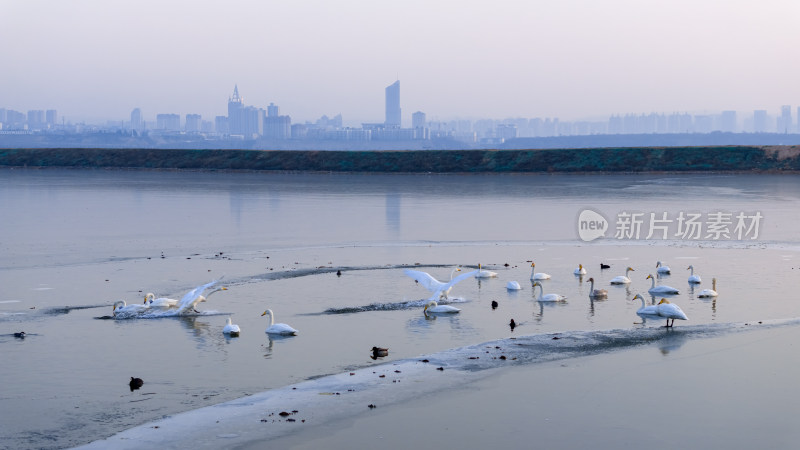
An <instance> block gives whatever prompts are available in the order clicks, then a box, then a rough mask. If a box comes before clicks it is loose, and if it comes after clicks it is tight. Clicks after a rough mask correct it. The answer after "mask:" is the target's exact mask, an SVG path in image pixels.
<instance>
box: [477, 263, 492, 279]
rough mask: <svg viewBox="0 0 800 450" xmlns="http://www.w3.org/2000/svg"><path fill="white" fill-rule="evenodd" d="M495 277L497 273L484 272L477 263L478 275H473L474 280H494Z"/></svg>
mask: <svg viewBox="0 0 800 450" xmlns="http://www.w3.org/2000/svg"><path fill="white" fill-rule="evenodd" d="M496 276H497V272H492V271H491V270H484V269H482V268H481V264H480V263H478V273H476V274H475V278H495V277H496Z"/></svg>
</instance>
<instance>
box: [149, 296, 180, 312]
mask: <svg viewBox="0 0 800 450" xmlns="http://www.w3.org/2000/svg"><path fill="white" fill-rule="evenodd" d="M155 297H156V295H155V294H153V293H152V292H148V293H147V295H145V296H144V304H145V305H147V306H149V307H151V308H163V309H168V308H175V307H176V306H178V301H177V300H175V299H172V298H166V297H159V298H155Z"/></svg>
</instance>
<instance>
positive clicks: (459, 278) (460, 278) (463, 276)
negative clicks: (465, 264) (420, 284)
mask: <svg viewBox="0 0 800 450" xmlns="http://www.w3.org/2000/svg"><path fill="white" fill-rule="evenodd" d="M477 273H478V271H477V270H473V271H472V272H467V273H462V274H461V275H459V276H457V277H455V278H453V279H452V280H450V282H448V283H443V286H442V287H443V288H444V289H448V288H451V287H453V286H455V285H456V284H457V283H459V282H460V281H463V280H466V279H467V278H469V277H472V276H475V274H477Z"/></svg>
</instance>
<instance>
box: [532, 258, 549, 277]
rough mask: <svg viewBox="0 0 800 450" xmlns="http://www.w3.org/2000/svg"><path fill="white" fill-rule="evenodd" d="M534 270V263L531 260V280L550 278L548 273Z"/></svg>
mask: <svg viewBox="0 0 800 450" xmlns="http://www.w3.org/2000/svg"><path fill="white" fill-rule="evenodd" d="M534 270H536V263H533V262H532V263H531V280H549V279H550V275H548V274H546V273H544V272H539V273H534Z"/></svg>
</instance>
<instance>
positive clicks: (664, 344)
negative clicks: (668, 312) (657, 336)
mask: <svg viewBox="0 0 800 450" xmlns="http://www.w3.org/2000/svg"><path fill="white" fill-rule="evenodd" d="M666 332H667V335H666V337H664V338H662V339H661V340H659V341H658V349H659V350H660V351H661V354H662V355H665V356H666V355H668V354H669V352H671V351H673V350H677V349H679V348H681V346H683V344H684V343H685V342H686V336H685V335H684V333H682V332H680V331H675V330H674V329H672V328H670V329H667V330H666Z"/></svg>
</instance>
